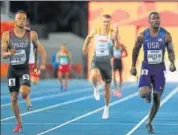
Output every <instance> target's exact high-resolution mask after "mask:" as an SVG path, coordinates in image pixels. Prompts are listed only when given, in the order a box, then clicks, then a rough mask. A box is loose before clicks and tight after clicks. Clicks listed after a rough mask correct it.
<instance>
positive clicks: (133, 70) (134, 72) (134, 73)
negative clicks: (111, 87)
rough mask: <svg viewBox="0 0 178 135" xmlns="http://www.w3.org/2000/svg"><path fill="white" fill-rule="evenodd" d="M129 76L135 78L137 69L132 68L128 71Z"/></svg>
mask: <svg viewBox="0 0 178 135" xmlns="http://www.w3.org/2000/svg"><path fill="white" fill-rule="evenodd" d="M130 74H131V75H133V76H136V75H137V69H136V68H135V67H132V68H131V70H130Z"/></svg>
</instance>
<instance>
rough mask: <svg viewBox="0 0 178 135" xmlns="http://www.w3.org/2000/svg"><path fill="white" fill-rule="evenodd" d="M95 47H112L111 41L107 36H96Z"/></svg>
mask: <svg viewBox="0 0 178 135" xmlns="http://www.w3.org/2000/svg"><path fill="white" fill-rule="evenodd" d="M95 44H96V47H107V46H110V45H112V40H111V38H110V37H109V36H105V35H96V37H95Z"/></svg>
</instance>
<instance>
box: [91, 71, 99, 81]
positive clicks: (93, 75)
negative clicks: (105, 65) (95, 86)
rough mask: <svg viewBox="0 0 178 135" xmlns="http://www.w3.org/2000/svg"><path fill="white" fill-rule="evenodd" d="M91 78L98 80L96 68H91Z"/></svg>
mask: <svg viewBox="0 0 178 135" xmlns="http://www.w3.org/2000/svg"><path fill="white" fill-rule="evenodd" d="M91 78H92V80H98V71H97V70H96V69H92V70H91Z"/></svg>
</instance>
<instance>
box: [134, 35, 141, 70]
mask: <svg viewBox="0 0 178 135" xmlns="http://www.w3.org/2000/svg"><path fill="white" fill-rule="evenodd" d="M142 44H143V33H140V35H139V36H138V37H137V39H136V41H135V46H134V48H133V51H132V67H135V65H136V62H137V58H138V55H139V52H140V48H141V47H142Z"/></svg>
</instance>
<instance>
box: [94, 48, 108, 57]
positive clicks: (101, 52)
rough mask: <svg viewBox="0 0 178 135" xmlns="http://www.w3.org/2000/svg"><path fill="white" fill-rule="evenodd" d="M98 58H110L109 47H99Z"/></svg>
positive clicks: (97, 50) (97, 49)
mask: <svg viewBox="0 0 178 135" xmlns="http://www.w3.org/2000/svg"><path fill="white" fill-rule="evenodd" d="M96 56H98V57H101V56H109V49H108V47H107V46H103V47H97V48H96Z"/></svg>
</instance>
